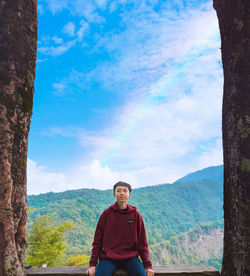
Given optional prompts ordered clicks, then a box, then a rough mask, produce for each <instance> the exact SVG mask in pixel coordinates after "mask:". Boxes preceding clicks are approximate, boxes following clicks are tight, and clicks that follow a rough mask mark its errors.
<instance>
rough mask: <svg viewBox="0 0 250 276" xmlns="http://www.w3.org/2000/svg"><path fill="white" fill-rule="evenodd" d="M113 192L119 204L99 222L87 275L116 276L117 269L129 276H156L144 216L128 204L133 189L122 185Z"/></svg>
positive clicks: (121, 183) (115, 187)
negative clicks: (150, 256) (122, 270)
mask: <svg viewBox="0 0 250 276" xmlns="http://www.w3.org/2000/svg"><path fill="white" fill-rule="evenodd" d="M113 191H114V193H113V196H114V197H115V198H116V203H114V204H113V205H111V206H110V207H109V208H108V209H106V210H105V211H104V212H103V213H102V214H101V216H100V218H99V221H98V223H97V226H96V230H95V236H94V241H93V248H92V252H91V258H90V267H89V269H88V270H87V275H89V276H94V275H96V276H112V274H113V273H114V272H115V270H116V269H118V268H122V269H124V270H126V271H127V272H128V274H129V276H145V275H146V276H153V275H154V271H153V269H152V263H151V261H150V259H149V251H148V242H147V237H146V230H145V226H144V222H143V219H142V216H141V215H140V213H139V212H138V211H137V209H136V207H134V206H131V205H128V204H127V201H128V199H129V198H130V196H131V186H130V185H129V184H128V183H125V182H121V181H120V182H118V183H116V184H115V185H114V187H113ZM139 256H140V257H141V259H142V262H143V264H142V262H141V261H140V260H139V258H138V257H139ZM98 259H99V263H98V266H97V262H98Z"/></svg>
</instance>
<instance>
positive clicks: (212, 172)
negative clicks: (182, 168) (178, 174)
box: [176, 165, 223, 183]
mask: <svg viewBox="0 0 250 276" xmlns="http://www.w3.org/2000/svg"><path fill="white" fill-rule="evenodd" d="M203 179H210V180H214V181H217V182H219V183H223V165H220V166H212V167H208V168H205V169H203V170H199V171H196V172H193V173H190V174H188V175H186V176H184V177H182V178H180V179H178V180H177V181H176V182H186V181H199V180H203Z"/></svg>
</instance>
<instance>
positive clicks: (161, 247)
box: [150, 219, 224, 270]
mask: <svg viewBox="0 0 250 276" xmlns="http://www.w3.org/2000/svg"><path fill="white" fill-rule="evenodd" d="M223 226H224V225H223V219H221V220H218V221H216V222H214V223H209V224H200V225H199V226H197V227H195V228H193V229H190V230H188V231H187V232H184V233H181V234H178V235H176V236H173V237H171V238H170V239H168V240H163V241H161V242H159V243H156V244H154V245H150V257H151V259H152V262H153V263H154V265H159V264H160V265H161V264H210V265H214V266H215V267H216V268H217V269H219V270H220V268H221V260H222V253H223V252H222V251H223V234H224V231H223V228H224V227H223Z"/></svg>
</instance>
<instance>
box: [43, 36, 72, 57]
mask: <svg viewBox="0 0 250 276" xmlns="http://www.w3.org/2000/svg"><path fill="white" fill-rule="evenodd" d="M75 43H76V41H75V40H73V41H68V42H65V43H64V44H62V45H59V46H57V47H54V46H42V47H39V48H38V51H39V52H40V53H42V54H44V55H50V56H59V55H62V54H64V53H66V52H67V51H68V50H69V49H70V48H71V47H73V46H74V45H75Z"/></svg>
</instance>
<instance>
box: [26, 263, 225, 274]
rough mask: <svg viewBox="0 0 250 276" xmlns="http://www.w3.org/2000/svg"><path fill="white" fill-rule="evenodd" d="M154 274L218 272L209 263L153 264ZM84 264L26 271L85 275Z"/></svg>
mask: <svg viewBox="0 0 250 276" xmlns="http://www.w3.org/2000/svg"><path fill="white" fill-rule="evenodd" d="M153 268H154V271H155V276H183V275H188V276H219V275H220V273H219V271H218V270H216V269H215V268H214V267H213V266H211V265H164V266H154V267H153ZM87 269H88V267H86V266H64V267H47V268H41V267H31V268H28V269H27V270H26V271H27V272H26V275H30V276H37V275H43V276H68V275H71V276H79V275H81V276H84V275H87V274H86V271H87ZM113 276H128V274H127V272H125V271H123V270H120V269H119V270H117V271H116V272H115V274H114V275H113Z"/></svg>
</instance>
